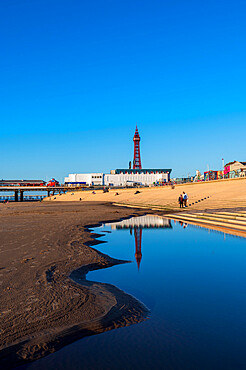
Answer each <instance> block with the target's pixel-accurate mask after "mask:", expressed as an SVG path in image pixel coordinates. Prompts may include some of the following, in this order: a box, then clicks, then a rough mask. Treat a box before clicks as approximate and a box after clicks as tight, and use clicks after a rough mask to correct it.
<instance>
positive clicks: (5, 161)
mask: <svg viewBox="0 0 246 370" xmlns="http://www.w3.org/2000/svg"><path fill="white" fill-rule="evenodd" d="M245 14H246V1H240V0H237V1H235V0H234V1H228V0H223V1H222V0H221V1H218V0H213V1H212V0H207V1H197V0H192V1H189V0H188V1H183V0H182V1H175V0H168V1H167V0H166V1H165V0H162V1H156V0H151V1H150V0H149V1H144V0H139V1H138V0H121V1H119V0H103V1H102V0H100V1H99V0H97V1H93V0H87V1H83V0H69V1H68V0H35V1H34V0H8V1H1V2H0V35H1V47H0V77H1V78H0V124H1V138H0V154H1V163H0V178H42V179H44V180H45V179H46V180H48V179H49V178H51V177H56V178H57V179H58V180H63V178H64V176H66V175H67V174H68V173H74V172H75V173H81V172H92V171H98V172H100V171H109V170H110V169H114V168H122V167H127V166H128V162H129V160H130V159H132V156H133V141H132V138H133V135H134V130H135V124H136V122H138V127H139V131H140V135H141V139H142V140H141V156H142V164H143V166H144V167H147V168H149V167H156V168H160V167H171V168H172V169H173V173H172V175H173V176H184V175H187V174H188V173H191V174H192V173H194V172H195V170H196V169H200V170H201V171H204V170H206V169H207V166H208V165H209V167H210V169H220V168H221V165H222V164H221V158H222V157H223V158H225V161H226V162H227V161H231V160H234V159H237V160H243V161H246V154H245V134H246V125H245V122H246V104H245V102H246V99H245V98H246V96H245V95H246V94H245V90H246V43H245V41H246V22H245Z"/></svg>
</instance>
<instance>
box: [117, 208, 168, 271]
mask: <svg viewBox="0 0 246 370" xmlns="http://www.w3.org/2000/svg"><path fill="white" fill-rule="evenodd" d="M110 225H111V229H112V230H116V229H117V230H125V229H129V230H130V234H131V235H132V234H133V232H134V239H135V259H136V262H137V265H138V269H139V268H140V263H141V260H142V232H143V229H157V228H158V229H171V228H172V225H171V220H169V219H167V218H162V217H159V216H152V215H149V216H140V217H132V218H129V219H128V220H123V221H120V222H115V223H112V224H110Z"/></svg>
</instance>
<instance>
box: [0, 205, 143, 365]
mask: <svg viewBox="0 0 246 370" xmlns="http://www.w3.org/2000/svg"><path fill="white" fill-rule="evenodd" d="M135 214H137V215H141V214H143V211H137V210H134V209H130V208H129V209H128V208H122V207H112V206H110V204H103V203H96V202H95V203H92V202H90V203H83V204H81V203H79V204H78V203H73V204H71V203H66V204H61V203H53V202H52V203H22V204H21V203H19V204H18V203H10V204H8V205H3V204H0V219H1V226H0V234H1V246H0V253H1V259H0V261H1V262H0V284H1V291H0V316H1V327H0V364H1V367H2V368H13V367H15V366H17V365H20V364H23V363H25V362H28V361H33V360H35V359H37V358H40V357H42V356H44V355H46V354H48V353H51V352H54V351H55V350H57V349H59V348H61V347H63V346H64V345H66V344H68V343H71V342H73V341H74V340H76V339H79V338H82V337H83V336H88V335H93V334H97V333H101V332H104V331H106V330H111V329H113V328H117V327H121V326H126V325H131V324H134V323H137V322H140V321H142V320H144V319H145V318H146V316H147V314H148V312H147V309H146V307H144V306H143V305H142V304H141V303H140V302H139V301H137V300H135V299H134V298H133V297H131V296H129V295H128V294H126V293H125V292H123V291H121V290H119V289H117V288H116V287H114V286H111V285H109V284H103V283H94V282H89V281H87V280H85V276H86V273H87V271H89V270H93V269H97V268H105V267H108V266H112V265H114V264H119V263H125V262H126V261H119V260H114V259H112V258H110V257H109V256H106V255H103V254H101V253H99V252H98V251H96V250H95V249H93V248H92V247H90V246H89V245H93V244H94V245H96V244H97V243H99V241H97V240H96V237H97V235H95V234H91V233H90V231H89V230H88V229H87V225H92V224H93V225H95V224H99V223H100V222H102V221H110V220H120V219H121V218H122V217H129V216H132V215H135ZM72 272H73V273H72ZM71 273H72V276H70V274H71ZM78 283H79V284H78Z"/></svg>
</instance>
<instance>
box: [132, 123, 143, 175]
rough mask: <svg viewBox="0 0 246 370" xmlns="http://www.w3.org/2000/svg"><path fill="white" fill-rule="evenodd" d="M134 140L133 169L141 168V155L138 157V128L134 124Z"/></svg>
mask: <svg viewBox="0 0 246 370" xmlns="http://www.w3.org/2000/svg"><path fill="white" fill-rule="evenodd" d="M133 142H134V159H133V169H139V170H141V169H142V164H141V157H140V136H139V132H138V128H137V126H136V131H135V135H134V137H133Z"/></svg>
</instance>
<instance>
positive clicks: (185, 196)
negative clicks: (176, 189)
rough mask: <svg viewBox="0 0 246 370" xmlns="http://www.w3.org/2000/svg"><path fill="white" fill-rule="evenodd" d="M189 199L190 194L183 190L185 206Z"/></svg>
mask: <svg viewBox="0 0 246 370" xmlns="http://www.w3.org/2000/svg"><path fill="white" fill-rule="evenodd" d="M187 200H188V195H187V194H186V192H185V191H183V202H184V206H185V207H187Z"/></svg>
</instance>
